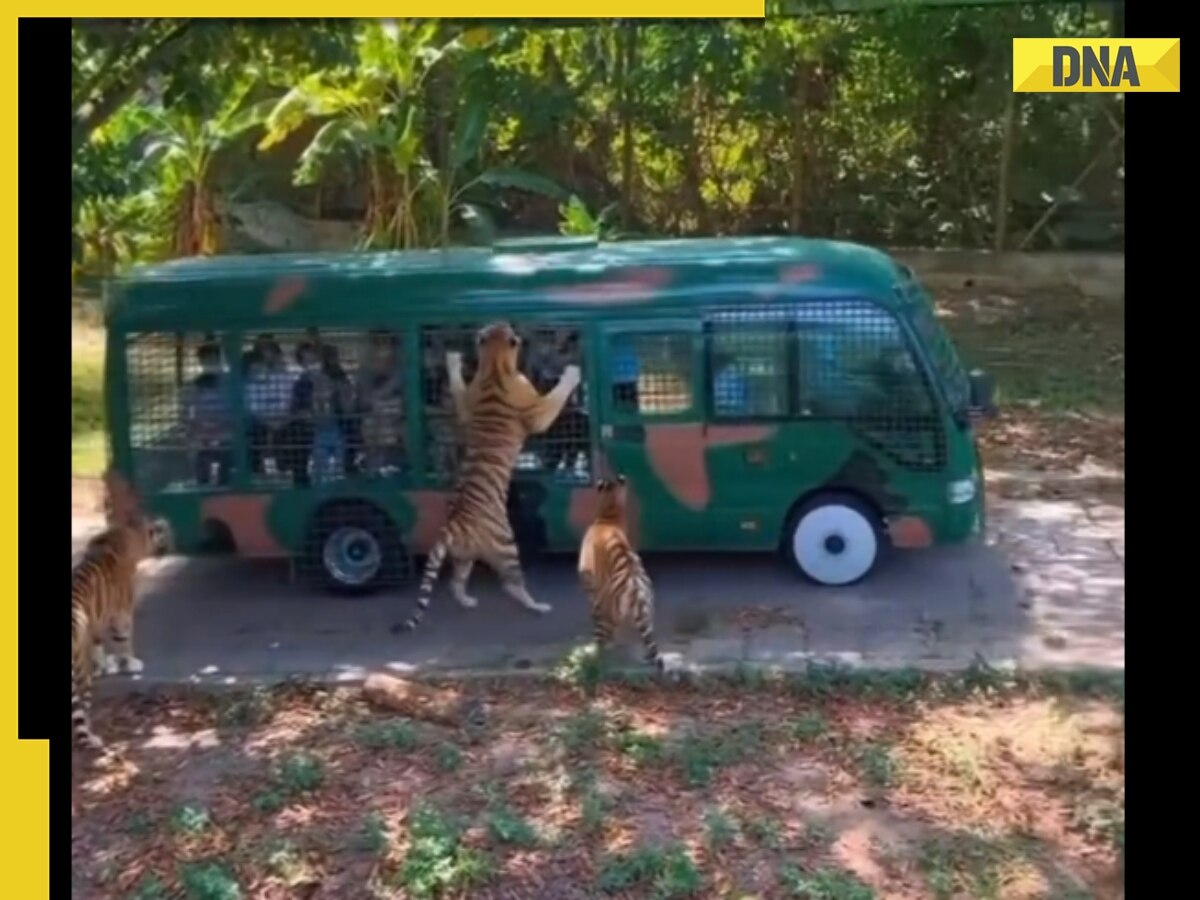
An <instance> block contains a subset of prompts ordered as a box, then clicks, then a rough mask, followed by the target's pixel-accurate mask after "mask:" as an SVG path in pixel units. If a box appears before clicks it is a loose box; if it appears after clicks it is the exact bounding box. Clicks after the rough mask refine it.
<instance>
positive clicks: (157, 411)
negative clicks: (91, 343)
mask: <svg viewBox="0 0 1200 900" xmlns="http://www.w3.org/2000/svg"><path fill="white" fill-rule="evenodd" d="M125 360H126V369H127V374H128V382H129V409H130V435H129V437H130V446H131V448H132V451H133V462H134V472H135V477H136V479H137V481H138V483H139V485H140V486H141V487H142V488H143V489H145V490H151V491H161V490H174V491H179V490H191V489H196V488H198V487H204V486H210V485H216V486H220V485H225V484H228V483H229V480H230V479H231V478H232V477H233V473H234V453H233V448H234V442H233V437H234V427H235V422H236V418H235V415H236V413H235V410H234V408H233V405H232V404H233V400H234V399H235V398H234V395H233V392H232V385H231V384H230V382H229V368H228V365H227V362H226V360H225V358H224V355H223V353H222V349H221V344H220V342H219V341H218V339H217V338H216V336H215V335H211V334H200V333H194V334H134V335H131V336H130V338H129V341H128V343H127V344H126V354H125Z"/></svg>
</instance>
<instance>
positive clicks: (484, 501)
mask: <svg viewBox="0 0 1200 900" xmlns="http://www.w3.org/2000/svg"><path fill="white" fill-rule="evenodd" d="M477 344H478V348H479V365H478V367H477V370H476V372H475V377H474V378H473V379H472V380H471V384H470V385H469V386H468V385H467V384H466V383H465V382H464V381H463V374H462V355H461V354H458V353H453V352H451V353H447V354H446V370H447V373H448V375H449V378H450V395H451V398H452V399H453V401H454V412H455V417H456V418H457V419H458V422H459V425H460V427H461V428H462V429H463V431H464V432H465V444H466V449H465V453H464V455H463V461H462V465H461V466H460V468H459V475H458V479H457V481H456V483H455V485H454V494H453V496H452V497H451V499H450V503H449V506H448V511H447V517H446V524H445V525H443V526H442V530H441V531H440V532H439V534H438V537H437V540H436V541H435V542H434V545H433V548H432V549H431V550H430V551H429V558H428V560H427V561H426V563H425V572H424V574H423V575H422V577H421V586H420V590H419V593H418V595H417V608H416V609H415V610H413V614H412V615H411V616H410V617H409V618H408V619H407V620H406V621H404V622H402V623H399V624H397V625H393V626H392V633H393V634H399V633H401V632H405V631H411V630H412V629H414V628H416V627H417V625H418V624H420V622H421V618H422V616H424V615H425V611H426V610H427V609H429V601H430V598H431V597H432V595H433V587H434V584H435V583H436V582H437V577H438V574H439V573H440V572H441V569H442V565H443V564H444V563H445V561H446V557H447V556H449V557H450V561H451V565H452V566H453V574H452V575H451V579H450V591H451V593H452V594H453V595H454V599H456V600H457V601H458V602H459V603H461V604H462V605H463V606H465V607H467V608H471V607H473V606H476V605H477V601H476V600H475V598H474V597H472V596H471V595H470V594H468V593H467V580H468V579H469V578H470V577H471V569H472V568H473V567H474V565H475V563H476V562H477V561H479V560H482V561H483V562H485V563H486V564H487V565H488V566H489V567H490V568H491V569H493V570H494V571H495V573H496V575H497V576H498V577H499V579H500V585H501V587H503V588H504V591H505V593H507V594H508V595H509V596H510V597H512V598H513V599H514V600H516V601H517V602H518V603H520V604H521V605H522V606H524V607H525V608H526V609H528V610H531V611H532V612H536V613H548V612H549V611H550V606H549V604H546V603H538V602H537V601H536V600H534V599H533V597H531V596H530V594H529V591H528V590H527V589H526V587H525V576H524V573H523V572H522V570H521V563H520V559H519V557H518V555H517V544H516V540H515V538H514V535H513V530H512V525H511V524H510V523H509V520H508V509H507V500H508V488H509V481H510V480H511V479H512V472H513V469H514V468H515V467H516V464H517V457H518V456H519V455H520V453H521V448H522V447H524V445H525V440H526V438H528V437H529V435H531V434H541V433H542V432H544V431H546V430H547V429H548V428H549V427H550V426H551V425H553V424H554V420H555V419H557V418H558V415H559V413H561V412H562V409H563V406H564V405H566V402H567V400H568V399H569V398H570V396H571V394H573V393H574V392H575V389H576V388H577V387H579V381H580V374H579V367H578V366H567V367H566V368H565V369H564V370H563V373H562V376H561V377H560V378H559V379H558V384H556V385H555V386H554V387H553V388H552V389H551V390H550V391H548V392H547V393H545V394H539V393H538V392H537V389H536V388H534V386H533V385H532V384H531V383H530V382H529V379H528V378H526V377H525V376H524V375H522V374H521V373H520V372H519V371H518V370H517V355H518V353H519V351H520V347H521V339H520V338H519V337H518V336H517V333H516V332H515V331H514V330H513V329H512V327H511V326H510V325H508V324H507V323H504V322H500V323H496V324H493V325H488V326H487V327H485V328H484V329H483V330H481V331H480V332H479V336H478V338H477Z"/></svg>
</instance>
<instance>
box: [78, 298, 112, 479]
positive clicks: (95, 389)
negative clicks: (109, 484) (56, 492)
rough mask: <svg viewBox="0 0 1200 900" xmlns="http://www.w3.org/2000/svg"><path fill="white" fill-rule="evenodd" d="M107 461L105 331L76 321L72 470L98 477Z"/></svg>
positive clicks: (81, 474)
mask: <svg viewBox="0 0 1200 900" xmlns="http://www.w3.org/2000/svg"><path fill="white" fill-rule="evenodd" d="M106 463H107V448H106V443H105V439H104V335H103V332H102V331H101V330H100V329H99V328H97V327H96V326H95V325H93V324H90V323H87V322H82V321H76V322H75V323H74V324H73V328H72V335H71V474H73V475H77V476H80V477H85V478H91V477H98V476H100V475H101V474H102V473H103V472H104V467H105V465H106Z"/></svg>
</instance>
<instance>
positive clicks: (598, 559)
mask: <svg viewBox="0 0 1200 900" xmlns="http://www.w3.org/2000/svg"><path fill="white" fill-rule="evenodd" d="M627 493H628V490H627V487H626V484H625V477H624V476H623V475H618V476H617V477H616V478H615V479H612V480H601V481H599V482H598V483H597V484H596V518H595V520H594V521H593V522H592V524H591V525H590V526H589V527H588V530H587V532H586V533H585V534H584V536H583V544H582V546H581V547H580V550H579V582H580V585H581V586H582V588H583V592H584V594H585V595H586V596H587V598H588V604H589V606H590V607H591V613H592V627H593V631H594V634H595V638H596V649H597V650H598V651H600V652H603V650H604V648H605V647H606V646H608V644H609V643H611V642H612V639H613V635H614V634H615V633H616V631H617V630H618V629H619V628H621V627H622V626H624V625H633V626H635V627H636V628H637V630H638V634H640V635H641V638H642V644H643V645H644V646H645V648H646V656H645V658H646V662H647V663H649V664H650V665H651V666H653V667H654V668H655V669H656V670H658V672H659V673H662V671H663V669H664V666H663V658H662V655H661V654H660V653H659V652H658V644H656V643H655V641H654V587H653V585H652V584H651V583H650V576H649V575H647V574H646V568H645V566H643V565H642V559H641V557H640V556H638V554H637V551H636V550H634V549H633V544H632V543H631V542H630V540H629V533H628V530H627V529H628V525H627V522H626V518H627V514H628V513H627V510H628V497H627Z"/></svg>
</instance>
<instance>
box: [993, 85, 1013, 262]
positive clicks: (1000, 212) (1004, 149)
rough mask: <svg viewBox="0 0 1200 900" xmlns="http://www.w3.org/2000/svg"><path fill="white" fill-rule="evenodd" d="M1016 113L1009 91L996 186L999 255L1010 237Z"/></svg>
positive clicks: (996, 243) (996, 241) (1006, 97)
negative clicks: (1010, 184) (1009, 210)
mask: <svg viewBox="0 0 1200 900" xmlns="http://www.w3.org/2000/svg"><path fill="white" fill-rule="evenodd" d="M1016 113H1017V94H1016V91H1008V92H1007V93H1006V95H1005V98H1004V118H1003V120H1002V122H1001V128H1003V132H1002V139H1001V141H1000V174H999V181H998V184H997V185H996V238H995V244H994V246H995V250H996V252H997V253H1002V252H1004V244H1005V241H1006V240H1007V237H1008V195H1009V182H1010V180H1011V173H1012V155H1013V136H1014V133H1015V132H1016V128H1017V126H1016V118H1017V115H1016Z"/></svg>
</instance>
